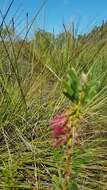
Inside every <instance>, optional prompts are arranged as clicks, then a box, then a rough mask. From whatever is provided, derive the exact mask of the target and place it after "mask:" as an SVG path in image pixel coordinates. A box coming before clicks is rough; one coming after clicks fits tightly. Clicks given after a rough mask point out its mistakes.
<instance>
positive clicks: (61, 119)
mask: <svg viewBox="0 0 107 190" xmlns="http://www.w3.org/2000/svg"><path fill="white" fill-rule="evenodd" d="M66 122H67V117H66V116H65V115H64V114H61V115H58V116H56V117H55V118H53V120H52V121H51V122H50V126H51V128H55V127H57V126H58V127H62V126H64V125H65V124H66Z"/></svg>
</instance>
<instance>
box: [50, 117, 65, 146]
mask: <svg viewBox="0 0 107 190" xmlns="http://www.w3.org/2000/svg"><path fill="white" fill-rule="evenodd" d="M67 122H68V118H67V116H66V115H65V114H61V115H57V116H56V117H54V118H53V119H52V120H51V122H50V127H51V129H52V132H51V136H52V138H53V139H54V140H55V143H54V147H59V146H61V145H63V144H65V143H66V142H67V138H66V132H67Z"/></svg>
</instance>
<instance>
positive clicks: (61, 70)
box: [0, 12, 107, 190]
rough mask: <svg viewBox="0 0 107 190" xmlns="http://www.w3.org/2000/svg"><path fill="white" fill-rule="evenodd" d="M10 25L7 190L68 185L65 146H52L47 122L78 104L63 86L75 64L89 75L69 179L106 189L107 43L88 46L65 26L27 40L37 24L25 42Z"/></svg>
mask: <svg viewBox="0 0 107 190" xmlns="http://www.w3.org/2000/svg"><path fill="white" fill-rule="evenodd" d="M38 13H39V12H38ZM38 13H37V15H38ZM37 15H36V16H37ZM34 19H35V18H34ZM33 21H34V20H33ZM33 21H32V22H33ZM3 23H4V25H5V28H7V40H6V39H4V37H3V34H2V33H0V38H1V41H0V129H1V130H0V140H1V145H0V187H1V189H38V190H40V189H61V188H63V185H62V184H63V182H64V181H63V179H64V178H63V177H64V176H63V175H64V171H65V157H63V155H64V149H63V148H60V149H58V150H55V149H54V148H53V147H52V138H51V137H50V129H49V127H48V126H49V121H50V119H51V118H53V116H54V115H56V113H60V112H63V111H64V110H66V109H67V108H69V107H70V106H71V107H72V106H73V104H72V103H71V101H69V100H68V99H67V98H66V97H65V96H64V95H63V93H62V89H63V88H62V86H63V80H65V78H66V74H67V73H68V70H70V68H72V67H74V68H75V70H76V71H77V75H78V76H80V75H81V73H83V72H84V73H86V74H87V76H88V79H89V82H88V86H87V89H86V90H87V93H88V98H86V99H85V104H83V105H82V108H81V110H82V111H81V112H82V119H81V120H80V122H79V124H78V133H77V134H78V138H79V139H80V144H81V146H80V147H79V146H78V145H76V144H75V146H74V148H73V154H72V159H71V160H72V162H71V163H69V164H70V167H71V169H72V174H73V181H72V180H71V181H70V182H71V185H72V188H74V189H80V188H81V189H83V190H85V189H87V190H88V189H90V190H91V189H99V190H101V189H105V190H106V186H107V184H106V181H107V177H106V176H107V175H106V173H107V161H106V157H107V151H106V145H107V141H106V137H107V130H106V123H107V114H106V112H107V93H106V90H107V86H106V82H107V79H106V68H107V63H106V53H105V48H106V43H105V42H104V41H103V42H102V40H101V41H99V42H98V43H97V42H96V43H94V44H93V43H91V44H90V43H88V41H87V40H86V42H85V43H84V44H81V41H80V40H79V38H77V37H75V36H74V34H73V33H71V32H69V31H67V29H66V28H65V27H64V28H65V31H64V33H62V34H60V36H58V37H55V36H54V35H53V34H49V33H47V32H45V31H38V32H36V36H34V38H33V39H31V40H27V41H26V36H27V34H28V32H29V30H30V28H31V25H32V23H31V25H30V26H29V28H28V31H27V33H26V35H25V38H24V40H23V39H21V40H17V38H16V39H15V34H14V38H12V36H11V34H10V33H9V31H8V26H7V24H6V23H5V18H4V19H3ZM89 49H90V51H89ZM89 89H90V90H89Z"/></svg>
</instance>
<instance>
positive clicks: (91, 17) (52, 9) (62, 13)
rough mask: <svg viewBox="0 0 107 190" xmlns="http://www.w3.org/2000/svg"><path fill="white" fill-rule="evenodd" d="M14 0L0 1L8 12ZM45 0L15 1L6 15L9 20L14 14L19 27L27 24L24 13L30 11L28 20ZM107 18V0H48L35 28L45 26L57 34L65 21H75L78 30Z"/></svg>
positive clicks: (67, 24) (83, 30)
mask: <svg viewBox="0 0 107 190" xmlns="http://www.w3.org/2000/svg"><path fill="white" fill-rule="evenodd" d="M10 2H11V0H0V8H1V10H2V12H3V13H5V11H6V9H7V7H8V5H9V3H10ZM42 2H43V0H15V2H14V5H13V6H12V8H11V11H10V13H9V15H8V17H7V22H8V21H9V19H11V17H12V16H14V15H15V18H16V26H17V28H18V30H19V29H20V30H21V29H22V28H23V26H24V25H25V14H26V12H29V22H30V20H31V18H32V17H33V15H34V14H35V13H36V11H37V10H38V9H39V7H40V6H41V4H42ZM102 20H107V0H47V3H46V5H45V6H44V8H43V9H42V10H41V12H40V14H39V16H38V18H37V20H36V22H35V26H34V27H33V29H35V27H36V28H38V27H40V28H45V29H46V30H48V31H53V28H54V31H55V33H58V32H61V31H63V26H62V23H65V25H66V27H68V26H70V25H71V23H72V21H74V23H75V27H76V29H77V30H78V33H85V32H88V31H90V30H91V28H92V27H93V26H94V25H99V24H101V22H102Z"/></svg>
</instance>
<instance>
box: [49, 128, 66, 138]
mask: <svg viewBox="0 0 107 190" xmlns="http://www.w3.org/2000/svg"><path fill="white" fill-rule="evenodd" d="M52 134H53V135H52V136H53V137H54V138H57V137H58V136H60V135H64V134H65V129H64V128H63V127H55V128H54V129H53V132H52Z"/></svg>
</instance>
